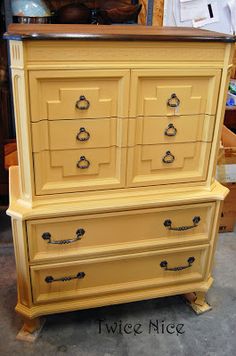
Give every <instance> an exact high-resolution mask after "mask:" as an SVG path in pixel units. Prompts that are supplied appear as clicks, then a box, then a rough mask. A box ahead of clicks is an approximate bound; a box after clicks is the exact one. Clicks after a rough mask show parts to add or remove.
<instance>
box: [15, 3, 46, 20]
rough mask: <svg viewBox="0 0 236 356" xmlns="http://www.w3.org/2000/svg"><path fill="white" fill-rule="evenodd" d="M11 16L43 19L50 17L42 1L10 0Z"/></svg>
mask: <svg viewBox="0 0 236 356" xmlns="http://www.w3.org/2000/svg"><path fill="white" fill-rule="evenodd" d="M11 7H12V13H13V16H28V17H45V16H51V13H50V10H49V9H48V7H47V6H46V4H45V3H44V1H43V0H33V1H29V0H12V1H11Z"/></svg>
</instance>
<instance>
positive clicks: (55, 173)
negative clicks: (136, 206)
mask: <svg viewBox="0 0 236 356" xmlns="http://www.w3.org/2000/svg"><path fill="white" fill-rule="evenodd" d="M33 157H34V171H35V177H36V178H37V179H35V186H36V195H44V194H56V193H69V192H77V191H85V190H95V189H109V188H121V187H124V185H125V182H124V180H125V167H126V149H125V148H118V147H109V148H84V149H77V150H57V151H56V150H55V151H42V152H37V153H34V155H33Z"/></svg>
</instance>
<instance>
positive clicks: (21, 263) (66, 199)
mask: <svg viewBox="0 0 236 356" xmlns="http://www.w3.org/2000/svg"><path fill="white" fill-rule="evenodd" d="M6 37H7V38H8V39H9V41H10V50H11V70H12V83H13V94H14V107H15V118H16V128H17V144H18V158H19V167H12V168H11V171H10V187H11V188H10V207H9V209H8V214H9V215H10V216H11V217H12V230H13V235H14V245H15V255H16V266H17V276H18V303H17V306H16V310H17V312H19V313H20V314H21V315H22V317H23V318H24V320H25V330H28V331H33V330H34V329H35V328H37V327H38V317H40V316H42V315H46V314H51V313H58V312H66V311H71V310H79V309H84V308H92V307H98V306H104V305H110V304H118V303H125V302H130V301H136V300H142V299H148V298H157V297H160V296H169V295H177V294H185V295H187V296H188V297H189V299H190V303H191V305H192V307H193V308H194V309H195V310H197V311H198V312H201V311H204V310H207V309H209V306H208V305H207V303H206V302H205V293H206V292H207V290H208V289H209V287H210V286H211V284H212V281H213V278H212V275H211V273H212V265H213V259H214V251H215V248H216V240H217V231H218V222H219V214H220V211H221V205H222V201H223V200H224V198H225V196H226V195H227V193H228V190H227V189H226V188H225V187H223V186H221V185H220V184H219V183H218V182H217V181H216V180H215V178H214V175H215V169H216V158H217V152H218V147H219V142H220V134H221V127H222V120H223V114H224V108H225V101H226V92H227V83H228V80H229V76H230V71H231V67H232V64H231V62H232V56H233V51H234V43H233V42H234V38H233V37H231V36H225V35H222V34H217V33H213V32H208V31H202V30H189V29H174V30H173V29H171V28H170V29H168V28H166V29H158V28H155V27H149V28H146V27H138V26H129V27H126V26H114V27H113V26H110V27H109V26H107V27H106V26H104V27H103V26H94V27H93V26H79V25H74V26H69V25H63V26H61V25H60V27H59V28H58V27H57V26H53V25H40V26H38V25H12V26H11V27H10V28H9V31H8V34H7V35H6Z"/></svg>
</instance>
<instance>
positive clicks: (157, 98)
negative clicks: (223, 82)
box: [130, 68, 221, 117]
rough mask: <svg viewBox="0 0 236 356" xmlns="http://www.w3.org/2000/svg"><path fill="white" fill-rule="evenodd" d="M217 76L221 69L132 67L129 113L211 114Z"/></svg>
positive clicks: (217, 83)
mask: <svg viewBox="0 0 236 356" xmlns="http://www.w3.org/2000/svg"><path fill="white" fill-rule="evenodd" d="M220 79H221V70H220V69H199V68H192V69H173V68H171V69H143V70H141V69H137V70H132V75H131V107H130V116H131V117H136V116H173V115H196V114H208V115H214V114H215V113H216V108H217V99H218V91H219V85H220Z"/></svg>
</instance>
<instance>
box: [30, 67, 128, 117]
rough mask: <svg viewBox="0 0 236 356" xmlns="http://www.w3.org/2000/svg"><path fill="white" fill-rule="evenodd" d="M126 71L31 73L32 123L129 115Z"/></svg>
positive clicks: (53, 71)
mask: <svg viewBox="0 0 236 356" xmlns="http://www.w3.org/2000/svg"><path fill="white" fill-rule="evenodd" d="M129 76H130V72H129V70H109V69H108V70H96V69H94V70H73V71H70V70H51V71H31V72H30V74H29V81H30V104H31V105H30V108H31V120H32V121H34V122H36V121H41V120H66V119H70V120H71V119H89V118H109V117H127V116H128V98H129Z"/></svg>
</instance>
